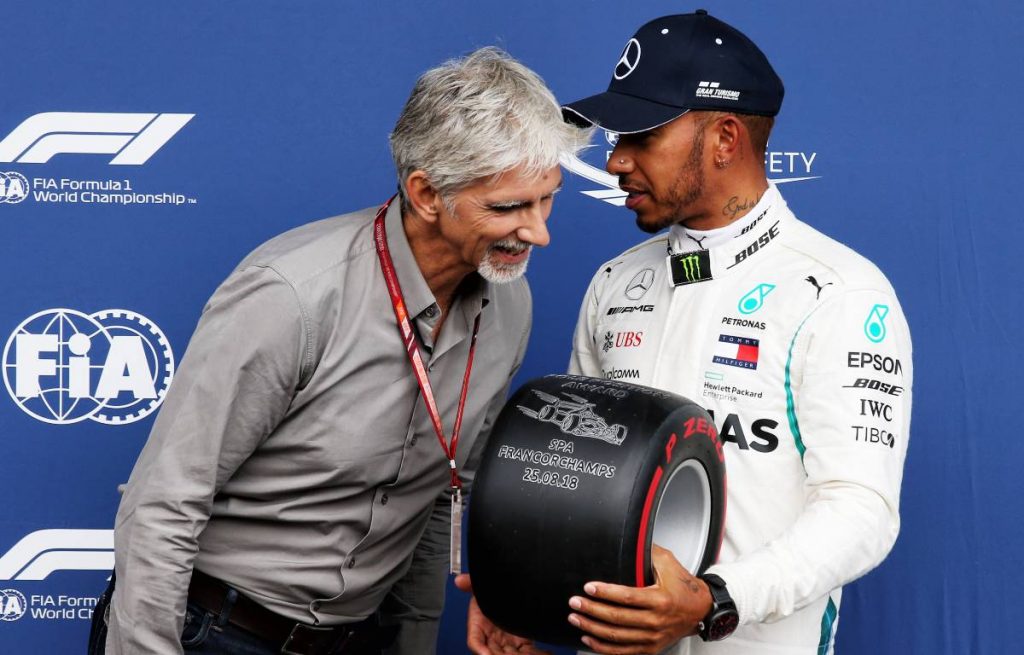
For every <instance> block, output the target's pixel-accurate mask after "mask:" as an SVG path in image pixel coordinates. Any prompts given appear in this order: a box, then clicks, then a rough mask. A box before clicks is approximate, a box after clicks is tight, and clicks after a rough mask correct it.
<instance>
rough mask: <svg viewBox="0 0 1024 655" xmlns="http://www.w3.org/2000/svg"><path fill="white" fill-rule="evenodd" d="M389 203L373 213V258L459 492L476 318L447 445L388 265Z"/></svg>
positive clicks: (390, 264)
mask: <svg viewBox="0 0 1024 655" xmlns="http://www.w3.org/2000/svg"><path fill="white" fill-rule="evenodd" d="M392 200H394V198H391V200H388V201H387V202H386V203H384V206H382V207H381V208H380V210H379V211H378V212H377V218H376V220H374V222H373V241H374V243H375V244H376V246H377V258H378V259H380V268H381V270H382V271H383V272H384V281H385V282H386V283H387V285H388V295H390V296H391V306H392V308H393V309H394V310H395V319H396V320H397V321H398V332H399V333H400V334H401V335H402V341H403V342H404V343H405V352H406V354H408V355H409V362H410V363H412V370H413V373H415V374H416V382H418V383H419V385H420V391H421V392H422V394H423V402H424V403H425V404H426V405H427V413H429V414H430V421H431V423H433V424H434V432H436V433H437V440H438V441H439V442H440V443H441V450H443V451H444V456H445V457H447V458H448V466H449V467H450V468H451V474H452V489H455V490H458V489H461V488H462V482H461V481H460V480H459V469H458V466H457V465H456V463H455V449H456V448H458V446H459V431H460V430H461V429H462V412H463V410H464V409H465V407H466V395H467V394H468V393H469V373H470V371H472V370H473V354H474V353H475V352H476V337H477V334H478V333H479V332H480V314H477V316H476V321H475V322H474V323H473V336H472V337H471V341H470V345H469V359H468V360H467V361H466V373H465V374H464V375H463V376H462V393H461V395H460V396H459V410H458V412H457V413H456V414H455V427H454V428H453V429H452V441H451V444H450V445H449V444H448V443H447V442H446V441H445V438H444V426H442V425H441V414H440V412H438V410H437V403H436V402H435V401H434V391H433V389H432V388H431V386H430V378H428V377H427V369H426V367H425V366H424V365H423V356H422V355H421V354H420V346H419V343H417V341H416V333H415V332H414V331H413V328H412V323H411V322H410V321H409V313H408V312H407V311H406V309H405V300H404V299H403V297H402V287H401V286H400V285H399V283H398V275H396V274H395V264H394V262H392V261H391V253H390V251H389V250H388V238H387V235H386V234H385V233H384V214H385V213H387V210H388V207H389V206H390V205H391V202H392Z"/></svg>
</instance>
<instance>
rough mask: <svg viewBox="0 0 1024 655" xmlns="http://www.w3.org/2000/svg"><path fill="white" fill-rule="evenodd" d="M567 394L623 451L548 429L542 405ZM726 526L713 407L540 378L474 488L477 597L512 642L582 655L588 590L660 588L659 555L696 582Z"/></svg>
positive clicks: (580, 380) (526, 391)
mask: <svg viewBox="0 0 1024 655" xmlns="http://www.w3.org/2000/svg"><path fill="white" fill-rule="evenodd" d="M569 394H572V395H573V396H577V397H582V398H583V399H584V402H585V404H586V405H588V406H589V408H590V411H592V412H593V413H594V414H595V415H596V416H598V417H600V418H601V419H603V420H604V421H605V422H606V423H607V424H608V426H609V430H608V433H609V434H615V435H621V436H622V439H621V440H617V441H619V443H613V442H611V441H607V440H604V439H602V438H600V437H599V436H597V435H591V436H578V435H573V434H571V433H569V432H568V431H567V429H566V425H565V424H564V422H557V423H556V422H550V421H545V420H543V419H541V418H539V417H540V412H539V410H540V407H541V406H543V405H544V404H545V401H544V400H543V398H544V396H545V395H548V397H549V398H550V396H556V397H558V398H567V396H568V395H569ZM567 400H571V399H570V398H567ZM573 402H575V401H573ZM724 520H725V463H724V457H723V454H722V445H721V441H720V440H719V438H718V433H717V431H716V430H715V427H714V422H713V421H712V420H711V417H710V416H708V414H707V412H706V411H704V409H702V408H701V407H700V406H698V405H697V404H696V403H694V402H692V401H690V400H687V399H686V398H683V397H682V396H677V395H675V394H670V393H666V392H663V391H659V390H656V389H651V388H648V387H642V386H639V385H633V384H626V383H622V382H613V381H609V380H599V379H596V378H585V377H579V376H569V375H551V376H546V377H543V378H538V379H535V380H532V381H530V382H527V383H526V384H525V385H523V386H522V387H520V388H519V390H517V391H516V393H515V394H514V395H513V396H512V398H511V399H510V400H509V401H508V403H507V404H506V405H505V407H504V409H503V410H502V412H501V414H500V415H499V416H498V419H497V421H496V422H495V425H494V429H493V430H492V432H491V436H490V440H489V442H488V444H487V447H486V448H485V450H484V453H483V458H482V461H481V464H480V470H479V473H478V475H477V477H476V481H475V483H474V487H473V493H472V498H471V502H470V506H469V523H468V532H469V534H468V545H469V552H468V558H469V572H470V574H471V575H472V580H473V589H474V593H475V595H476V598H477V602H478V603H479V604H480V609H481V610H482V611H483V613H484V614H485V615H486V616H487V617H488V618H489V619H490V620H491V621H493V622H494V623H495V624H496V625H498V626H499V627H501V628H503V629H504V630H506V631H508V632H511V633H513V634H517V635H520V636H523V637H529V638H531V639H535V640H537V641H542V642H545V643H549V644H558V645H564V646H574V647H578V646H579V645H580V637H581V636H582V633H581V632H580V631H579V630H577V629H576V628H574V627H573V626H572V625H570V624H569V622H568V621H567V617H568V614H569V605H568V602H569V597H570V596H573V595H579V594H582V593H583V585H584V583H586V582H588V581H592V580H601V581H605V582H613V583H616V584H625V585H635V586H647V585H651V584H653V583H654V573H653V569H652V566H651V546H652V544H658V545H660V546H663V547H665V548H668V549H669V550H671V551H672V552H673V554H674V555H675V557H676V559H678V560H679V562H680V563H681V564H682V565H683V566H685V567H686V568H687V569H688V570H690V571H691V572H693V573H695V574H696V573H700V572H702V571H703V570H704V569H706V568H707V567H708V566H710V565H711V564H713V563H714V561H715V560H716V559H717V557H718V551H719V548H720V546H721V543H722V528H723V525H724Z"/></svg>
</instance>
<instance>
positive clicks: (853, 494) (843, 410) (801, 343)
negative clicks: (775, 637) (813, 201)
mask: <svg viewBox="0 0 1024 655" xmlns="http://www.w3.org/2000/svg"><path fill="white" fill-rule="evenodd" d="M784 347H786V348H787V354H788V359H787V372H791V373H792V379H789V375H787V384H786V397H787V403H786V412H787V417H788V423H789V429H790V431H791V432H792V433H793V437H794V439H795V440H796V444H797V448H798V450H799V451H800V453H801V456H802V459H803V465H804V470H805V471H806V475H807V477H806V480H805V483H804V492H805V493H804V502H805V505H804V509H803V512H802V513H801V514H800V515H799V517H798V518H797V520H796V521H795V522H794V523H793V524H792V526H790V528H789V529H788V530H786V531H785V532H784V533H782V534H781V535H780V536H779V537H778V538H776V539H774V540H772V541H770V542H769V543H767V544H766V545H765V546H763V547H761V548H760V549H758V550H756V551H754V552H751V553H748V554H746V555H744V556H742V557H740V558H739V559H737V560H736V561H734V562H729V563H725V564H720V565H716V566H713V567H711V568H710V569H709V571H710V572H712V573H716V574H718V575H720V576H721V577H722V578H723V579H724V580H725V581H726V583H727V585H728V588H729V591H730V594H731V595H732V596H733V598H734V600H735V601H736V605H737V609H738V610H739V614H740V621H741V623H743V624H747V623H758V622H762V621H767V622H771V621H777V620H779V619H781V618H784V617H786V616H788V615H790V614H792V613H793V612H794V611H796V610H798V609H800V608H801V607H803V606H805V605H807V604H809V603H811V602H813V601H815V600H817V599H819V598H821V597H823V596H824V595H825V594H827V593H829V592H830V591H832V590H833V589H836V588H838V587H841V586H842V585H843V584H845V583H847V582H850V581H852V580H854V579H856V578H858V577H860V576H862V575H864V574H865V573H867V572H868V571H870V570H871V569H872V568H874V567H875V566H877V565H878V564H879V563H880V562H881V561H882V560H883V559H884V558H885V556H886V555H887V554H888V553H889V550H890V549H891V548H892V545H893V543H894V542H895V540H896V535H897V534H898V532H899V526H900V519H899V498H900V484H901V481H902V477H903V461H904V458H905V456H906V452H907V441H908V438H909V434H910V407H911V386H912V382H913V369H912V362H911V342H910V332H909V330H908V328H907V324H906V320H905V319H904V317H903V313H902V310H901V309H900V306H899V302H898V301H897V299H896V298H895V296H894V295H892V294H891V293H883V292H879V291H862V290H858V291H849V292H847V293H844V294H842V295H838V296H837V297H836V298H834V299H833V300H831V301H830V302H828V303H825V304H823V305H822V306H821V307H820V308H819V309H817V310H816V311H815V312H814V313H813V314H811V315H810V316H809V317H808V318H807V319H806V320H805V321H804V323H803V324H802V325H801V326H800V328H799V329H798V331H797V334H796V335H795V336H793V337H792V340H791V342H790V343H789V344H784Z"/></svg>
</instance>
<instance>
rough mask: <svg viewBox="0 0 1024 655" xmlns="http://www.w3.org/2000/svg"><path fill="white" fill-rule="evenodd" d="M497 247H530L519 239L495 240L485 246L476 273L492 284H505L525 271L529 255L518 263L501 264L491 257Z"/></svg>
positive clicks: (511, 248) (510, 248)
mask: <svg viewBox="0 0 1024 655" xmlns="http://www.w3.org/2000/svg"><path fill="white" fill-rule="evenodd" d="M498 247H501V248H506V249H509V250H521V249H523V248H526V249H527V250H529V249H530V248H531V246H530V244H528V243H526V242H525V241H520V240H519V239H502V240H501V241H495V242H494V243H492V244H491V245H490V246H489V247H488V248H487V251H486V252H485V253H484V256H483V259H481V260H480V266H479V267H478V268H477V273H479V274H480V277H482V278H483V279H485V280H487V281H488V282H490V283H492V284H506V283H508V282H511V281H513V280H517V279H519V278H520V277H522V276H523V273H525V272H526V265H527V264H529V263H530V259H529V257H527V258H526V259H524V260H523V261H521V262H519V263H518V264H501V263H499V262H497V261H495V260H494V258H493V257H492V255H493V254H494V251H495V250H496V249H497V248H498Z"/></svg>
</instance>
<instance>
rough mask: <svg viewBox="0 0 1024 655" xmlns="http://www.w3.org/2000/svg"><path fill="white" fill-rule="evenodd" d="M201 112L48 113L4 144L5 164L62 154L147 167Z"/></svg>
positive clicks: (0, 145)
mask: <svg viewBox="0 0 1024 655" xmlns="http://www.w3.org/2000/svg"><path fill="white" fill-rule="evenodd" d="M194 116H195V114H134V113H90V112H61V111H56V112H46V113H43V114H36V115H34V116H31V117H29V118H27V119H25V120H24V121H22V123H21V125H18V127H16V128H14V131H12V132H11V133H10V134H8V135H7V138H5V139H4V140H3V141H0V162H17V163H19V164H45V163H47V162H48V161H50V159H51V158H53V156H54V155H59V154H65V153H67V154H92V155H115V157H114V158H113V159H111V160H110V164H111V165H113V166H139V165H142V164H145V163H146V162H147V161H148V160H149V158H150V157H152V156H153V155H154V154H155V153H156V151H157V150H159V149H160V148H162V147H163V145H164V144H165V143H167V142H168V141H170V139H171V137H173V136H174V135H175V134H177V133H178V131H179V130H180V129H181V128H182V127H184V126H185V124H186V123H188V122H189V121H190V120H192V118H193V117H194Z"/></svg>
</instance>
